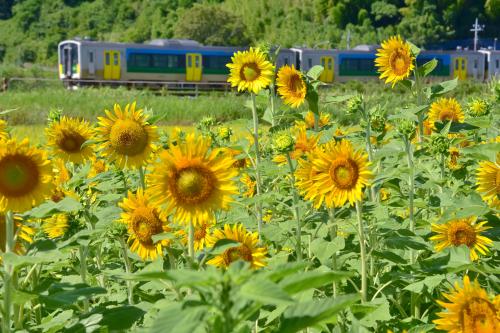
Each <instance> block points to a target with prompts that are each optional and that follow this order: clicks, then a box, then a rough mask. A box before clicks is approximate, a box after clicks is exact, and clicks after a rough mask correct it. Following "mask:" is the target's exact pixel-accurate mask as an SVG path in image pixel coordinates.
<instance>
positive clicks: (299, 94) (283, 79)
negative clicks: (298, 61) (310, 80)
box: [276, 65, 307, 108]
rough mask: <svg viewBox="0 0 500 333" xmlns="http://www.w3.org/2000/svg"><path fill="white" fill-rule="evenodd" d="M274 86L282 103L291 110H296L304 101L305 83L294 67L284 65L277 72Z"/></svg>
mask: <svg viewBox="0 0 500 333" xmlns="http://www.w3.org/2000/svg"><path fill="white" fill-rule="evenodd" d="M276 86H277V87H278V89H277V90H278V94H279V95H280V96H281V99H282V100H283V102H284V103H285V104H287V105H290V106H291V107H293V108H298V107H299V106H301V105H302V104H303V103H304V101H305V100H306V93H307V88H306V83H305V82H304V78H303V75H302V73H301V72H300V71H298V70H296V69H295V66H294V65H292V66H291V67H290V66H288V65H285V66H283V67H281V68H280V69H279V70H278V75H277V78H276Z"/></svg>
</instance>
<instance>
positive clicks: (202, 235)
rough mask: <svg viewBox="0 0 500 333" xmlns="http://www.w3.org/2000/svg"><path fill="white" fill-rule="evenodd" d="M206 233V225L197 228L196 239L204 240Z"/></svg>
mask: <svg viewBox="0 0 500 333" xmlns="http://www.w3.org/2000/svg"><path fill="white" fill-rule="evenodd" d="M206 235H207V229H206V227H205V226H202V227H200V228H198V229H196V230H195V232H194V239H195V240H197V241H199V240H202V239H203V238H205V236H206Z"/></svg>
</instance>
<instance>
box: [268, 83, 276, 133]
mask: <svg viewBox="0 0 500 333" xmlns="http://www.w3.org/2000/svg"><path fill="white" fill-rule="evenodd" d="M269 99H270V102H271V103H270V104H271V127H274V126H276V120H275V119H274V103H275V102H274V85H271V86H270V87H269Z"/></svg>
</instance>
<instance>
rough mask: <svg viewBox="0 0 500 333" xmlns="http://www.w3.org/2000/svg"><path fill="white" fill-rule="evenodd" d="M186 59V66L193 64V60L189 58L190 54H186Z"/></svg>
mask: <svg viewBox="0 0 500 333" xmlns="http://www.w3.org/2000/svg"><path fill="white" fill-rule="evenodd" d="M187 61H188V63H187V67H192V66H193V60H192V59H191V56H190V55H189V56H187Z"/></svg>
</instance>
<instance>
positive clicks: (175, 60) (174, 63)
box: [167, 55, 179, 68]
mask: <svg viewBox="0 0 500 333" xmlns="http://www.w3.org/2000/svg"><path fill="white" fill-rule="evenodd" d="M167 66H168V68H177V67H179V57H178V56H176V55H168V56H167Z"/></svg>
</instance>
